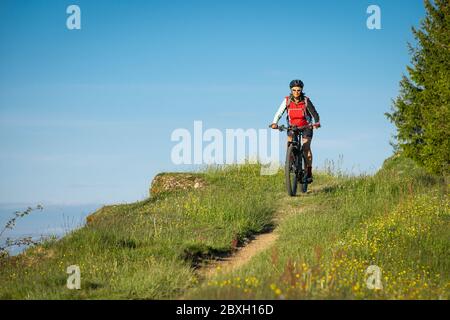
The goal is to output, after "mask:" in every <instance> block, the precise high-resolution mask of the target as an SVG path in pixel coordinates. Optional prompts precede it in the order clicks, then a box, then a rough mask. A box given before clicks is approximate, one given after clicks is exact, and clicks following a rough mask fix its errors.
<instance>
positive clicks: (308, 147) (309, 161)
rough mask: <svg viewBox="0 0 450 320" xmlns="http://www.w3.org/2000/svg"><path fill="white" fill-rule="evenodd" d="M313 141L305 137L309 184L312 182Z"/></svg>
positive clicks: (304, 149) (304, 150)
mask: <svg viewBox="0 0 450 320" xmlns="http://www.w3.org/2000/svg"><path fill="white" fill-rule="evenodd" d="M311 140H312V137H308V136H303V137H302V144H303V154H304V155H305V158H306V174H307V177H308V182H309V183H311V182H312V181H313V180H312V160H313V157H312V152H311Z"/></svg>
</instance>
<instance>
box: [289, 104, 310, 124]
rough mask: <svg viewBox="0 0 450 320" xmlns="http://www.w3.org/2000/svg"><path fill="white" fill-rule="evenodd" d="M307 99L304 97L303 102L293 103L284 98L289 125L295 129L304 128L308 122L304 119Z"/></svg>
mask: <svg viewBox="0 0 450 320" xmlns="http://www.w3.org/2000/svg"><path fill="white" fill-rule="evenodd" d="M307 101H308V98H307V97H305V99H304V100H303V101H300V102H299V103H295V102H294V101H289V97H286V108H287V112H288V117H289V124H290V125H293V126H297V127H302V126H306V125H307V124H308V120H307V117H306V112H307V110H306V106H307V103H308V102H307Z"/></svg>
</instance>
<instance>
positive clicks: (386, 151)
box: [0, 0, 424, 204]
mask: <svg viewBox="0 0 450 320" xmlns="http://www.w3.org/2000/svg"><path fill="white" fill-rule="evenodd" d="M70 4H77V5H79V6H80V8H81V12H82V16H81V21H82V29H81V30H72V31H71V30H68V29H67V28H66V19H67V17H68V15H67V14H66V8H67V6H68V5H70ZM370 4H377V5H379V6H380V8H381V12H382V30H368V29H367V28H366V19H367V17H368V15H367V14H366V8H367V7H368V6H369V5H370ZM423 16H424V9H423V4H422V1H419V0H394V1H392V0H376V1H363V0H354V1H350V0H348V1H337V0H336V1H331V0H330V1H300V0H295V1H125V0H120V1H119V0H115V1H109V0H108V1H106V0H96V1H84V0H83V1H82V0H71V1H64V0H58V1H56V0H55V1H50V0H49V1H22V0H2V1H1V2H0V176H1V179H0V203H11V202H13V203H17V202H20V203H44V204H45V203H56V204H59V203H61V204H67V203H78V204H83V203H119V202H125V201H126V202H130V201H135V200H141V199H143V198H145V197H146V196H147V190H148V186H149V184H150V181H151V179H152V177H153V176H154V175H155V174H156V173H158V172H160V171H170V170H180V168H179V167H177V166H175V165H173V164H172V163H171V161H170V151H171V148H172V147H173V146H174V143H173V142H171V141H170V134H171V132H172V131H173V130H174V129H176V128H182V127H185V128H187V129H192V127H193V121H194V120H203V125H204V127H205V128H219V129H225V128H244V129H245V128H266V127H267V125H268V124H269V123H270V122H271V120H272V118H273V115H274V113H275V111H276V109H277V108H278V106H279V103H280V101H281V99H282V98H283V96H285V95H286V94H288V83H289V81H290V80H292V79H294V78H301V79H302V80H303V81H304V82H305V92H306V93H307V94H308V95H309V97H310V98H311V100H312V101H313V102H314V104H315V105H316V107H317V110H318V112H319V113H320V116H321V123H322V126H323V127H322V128H321V129H320V130H318V131H317V132H316V134H315V137H314V140H313V145H312V148H313V152H314V161H315V163H314V165H315V166H323V163H324V161H325V160H326V159H334V160H336V159H338V156H339V154H342V155H343V159H344V163H343V166H344V168H345V169H347V170H352V169H353V170H356V171H366V172H374V171H376V170H377V169H378V168H379V166H380V165H381V164H382V162H383V160H384V159H385V158H386V157H388V156H390V155H391V153H392V149H391V147H390V145H389V139H390V137H391V134H392V133H394V128H393V127H392V125H391V124H390V123H389V122H388V121H387V120H386V119H385V117H384V115H383V113H384V112H386V111H389V110H390V105H391V99H392V98H394V97H395V96H396V95H397V92H398V82H399V80H400V78H401V75H402V73H404V71H405V66H406V65H407V64H408V63H409V55H408V50H407V46H406V43H407V41H412V40H413V37H412V35H411V31H410V28H411V26H417V25H418V22H419V20H420V19H421V18H422V17H423ZM281 146H282V147H284V146H283V145H281Z"/></svg>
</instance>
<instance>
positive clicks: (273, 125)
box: [270, 123, 278, 129]
mask: <svg viewBox="0 0 450 320" xmlns="http://www.w3.org/2000/svg"><path fill="white" fill-rule="evenodd" d="M270 127H271V128H272V129H278V125H277V124H276V123H272V125H271V126H270Z"/></svg>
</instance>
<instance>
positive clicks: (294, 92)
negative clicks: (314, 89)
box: [291, 87, 303, 98]
mask: <svg viewBox="0 0 450 320" xmlns="http://www.w3.org/2000/svg"><path fill="white" fill-rule="evenodd" d="M302 90H303V89H302V88H300V87H292V89H291V92H292V95H293V96H294V98H298V97H300V95H301V94H302Z"/></svg>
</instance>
